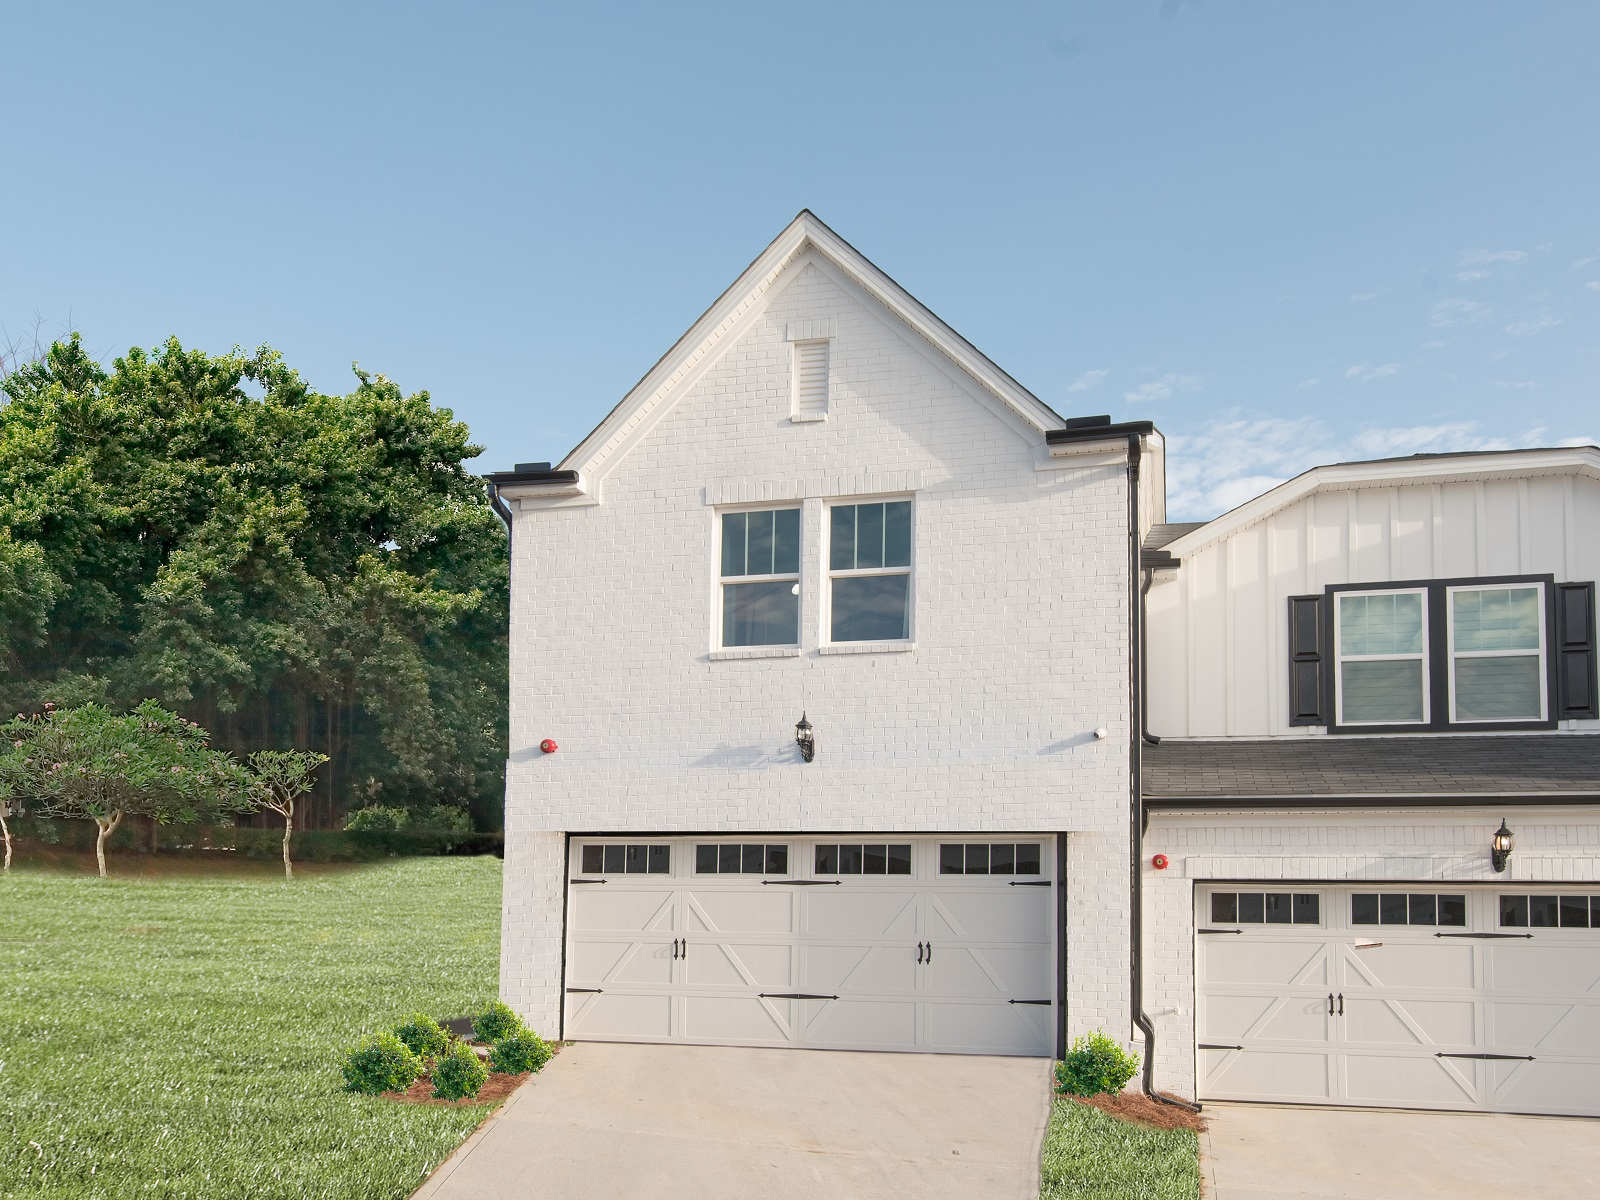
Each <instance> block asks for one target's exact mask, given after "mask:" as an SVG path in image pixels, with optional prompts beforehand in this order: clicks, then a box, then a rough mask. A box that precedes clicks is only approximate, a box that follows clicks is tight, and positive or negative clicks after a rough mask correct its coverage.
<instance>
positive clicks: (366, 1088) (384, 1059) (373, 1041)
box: [344, 1033, 422, 1096]
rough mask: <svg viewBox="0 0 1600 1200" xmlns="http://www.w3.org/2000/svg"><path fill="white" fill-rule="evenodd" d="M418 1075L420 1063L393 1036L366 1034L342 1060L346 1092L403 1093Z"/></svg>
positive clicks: (420, 1071) (406, 1047) (408, 1048)
mask: <svg viewBox="0 0 1600 1200" xmlns="http://www.w3.org/2000/svg"><path fill="white" fill-rule="evenodd" d="M421 1074H422V1060H421V1059H420V1058H418V1057H417V1056H416V1055H415V1054H413V1053H412V1052H411V1049H410V1047H408V1046H407V1045H406V1044H405V1043H404V1042H402V1041H401V1040H400V1039H399V1038H397V1037H395V1035H394V1034H392V1033H374V1034H369V1035H368V1036H367V1037H365V1038H362V1039H361V1041H360V1043H359V1044H357V1045H356V1047H355V1048H354V1049H352V1050H350V1051H349V1052H348V1053H346V1054H345V1056H344V1090H345V1091H347V1092H364V1093H365V1094H366V1095H368V1096H376V1095H378V1094H379V1093H380V1092H403V1091H405V1090H406V1088H408V1087H410V1086H411V1084H412V1082H413V1081H414V1080H415V1079H416V1078H417V1076H419V1075H421Z"/></svg>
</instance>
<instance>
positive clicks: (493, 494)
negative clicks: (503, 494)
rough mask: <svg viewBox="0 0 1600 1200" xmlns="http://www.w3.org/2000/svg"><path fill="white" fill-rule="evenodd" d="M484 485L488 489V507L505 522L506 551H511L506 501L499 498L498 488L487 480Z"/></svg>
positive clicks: (509, 512)
mask: <svg viewBox="0 0 1600 1200" xmlns="http://www.w3.org/2000/svg"><path fill="white" fill-rule="evenodd" d="M484 486H485V487H487V488H488V489H489V507H490V508H492V509H494V511H495V515H496V516H498V517H499V518H500V519H501V520H502V521H504V522H505V523H506V552H507V553H508V554H509V553H510V551H511V510H510V509H509V508H507V507H506V502H505V501H504V500H502V499H500V489H499V488H497V487H495V485H494V484H492V483H490V482H489V481H488V480H484Z"/></svg>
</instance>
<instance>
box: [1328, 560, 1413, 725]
mask: <svg viewBox="0 0 1600 1200" xmlns="http://www.w3.org/2000/svg"><path fill="white" fill-rule="evenodd" d="M1333 626H1334V655H1335V657H1336V659H1337V665H1336V671H1337V674H1336V675H1335V677H1334V688H1335V692H1336V701H1337V704H1338V713H1339V724H1341V725H1407V724H1411V725H1425V724H1427V722H1428V620H1427V593H1426V592H1425V591H1424V590H1423V589H1421V588H1417V589H1415V590H1407V591H1398V590H1393V591H1377V592H1338V593H1335V596H1334V621H1333Z"/></svg>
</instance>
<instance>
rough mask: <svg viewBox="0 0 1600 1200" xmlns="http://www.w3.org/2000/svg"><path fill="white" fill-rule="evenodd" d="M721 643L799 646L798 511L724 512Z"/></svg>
mask: <svg viewBox="0 0 1600 1200" xmlns="http://www.w3.org/2000/svg"><path fill="white" fill-rule="evenodd" d="M721 588H722V644H723V645H724V646H726V647H735V646H798V645H799V644H800V510H799V509H798V508H775V509H759V510H756V511H754V512H730V513H723V514H722V581H721Z"/></svg>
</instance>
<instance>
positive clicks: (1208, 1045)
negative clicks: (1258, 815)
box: [1195, 884, 1600, 1116]
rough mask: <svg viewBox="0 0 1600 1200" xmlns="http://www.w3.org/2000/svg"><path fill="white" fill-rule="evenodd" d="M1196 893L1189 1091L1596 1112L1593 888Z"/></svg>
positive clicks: (1598, 962)
mask: <svg viewBox="0 0 1600 1200" xmlns="http://www.w3.org/2000/svg"><path fill="white" fill-rule="evenodd" d="M1591 893H1597V894H1595V895H1591ZM1197 899H1198V909H1197V911H1196V914H1195V916H1196V925H1197V929H1198V935H1197V938H1198V949H1197V976H1198V987H1197V992H1198V997H1197V999H1198V1007H1197V1012H1196V1031H1197V1041H1198V1044H1199V1049H1198V1055H1199V1071H1200V1095H1201V1096H1202V1097H1203V1098H1206V1099H1213V1100H1279V1101H1290V1102H1295V1103H1310V1104H1352V1105H1372V1106H1385V1107H1405V1108H1455V1109H1478V1110H1484V1111H1497V1112H1518V1113H1561V1114H1570V1115H1587V1116H1600V887H1593V886H1586V885H1579V886H1577V887H1564V888H1551V887H1542V888H1541V887H1522V888H1518V887H1516V886H1515V885H1512V886H1507V887H1493V888H1491V887H1476V888H1464V887H1455V888H1452V887H1449V886H1439V885H1427V886H1424V885H1420V884H1410V885H1401V886H1389V887H1384V886H1379V885H1371V884H1368V885H1362V886H1339V887H1333V886H1326V887H1318V886H1316V885H1309V884H1297V885H1292V887H1287V888H1286V887H1284V886H1282V885H1280V887H1278V888H1273V887H1271V886H1267V885H1258V886H1256V887H1250V886H1248V885H1244V884H1239V885H1228V886H1226V887H1223V886H1220V885H1219V886H1217V887H1213V888H1202V889H1200V890H1199V892H1198V896H1197Z"/></svg>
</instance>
